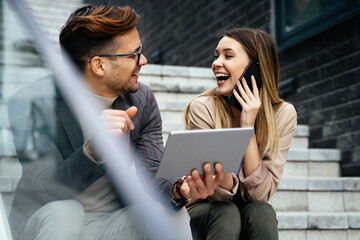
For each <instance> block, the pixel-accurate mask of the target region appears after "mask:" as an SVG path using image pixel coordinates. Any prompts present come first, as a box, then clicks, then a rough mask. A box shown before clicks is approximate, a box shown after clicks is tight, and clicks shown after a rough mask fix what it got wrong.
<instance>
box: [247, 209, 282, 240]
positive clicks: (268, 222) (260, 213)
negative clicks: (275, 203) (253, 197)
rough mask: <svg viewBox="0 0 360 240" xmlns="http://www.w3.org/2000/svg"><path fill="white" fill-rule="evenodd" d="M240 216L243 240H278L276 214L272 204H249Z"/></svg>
mask: <svg viewBox="0 0 360 240" xmlns="http://www.w3.org/2000/svg"><path fill="white" fill-rule="evenodd" d="M240 214H241V221H242V229H241V239H268V240H272V239H278V229H277V219H276V213H275V210H274V209H273V207H272V206H271V205H270V204H268V203H265V202H253V203H248V204H247V205H246V206H245V207H244V208H243V209H242V210H241V213H240Z"/></svg>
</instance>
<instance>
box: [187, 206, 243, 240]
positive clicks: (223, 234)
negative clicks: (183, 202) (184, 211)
mask: <svg viewBox="0 0 360 240" xmlns="http://www.w3.org/2000/svg"><path fill="white" fill-rule="evenodd" d="M188 212H189V215H190V217H191V220H190V226H191V232H192V235H193V238H194V239H196V240H200V239H206V240H209V239H226V240H231V239H233V240H238V239H239V235H240V225H241V224H240V213H239V210H238V209H237V207H236V206H235V204H233V203H232V202H213V203H210V202H206V203H200V204H198V205H196V206H193V207H191V208H190V209H188Z"/></svg>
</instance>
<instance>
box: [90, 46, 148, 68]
mask: <svg viewBox="0 0 360 240" xmlns="http://www.w3.org/2000/svg"><path fill="white" fill-rule="evenodd" d="M142 51H143V48H142V44H141V45H140V49H139V52H137V53H127V54H100V55H98V56H99V57H130V56H138V60H137V64H139V63H140V55H141V54H142ZM89 63H91V60H90V61H89Z"/></svg>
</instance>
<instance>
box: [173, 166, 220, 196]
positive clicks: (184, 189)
mask: <svg viewBox="0 0 360 240" xmlns="http://www.w3.org/2000/svg"><path fill="white" fill-rule="evenodd" d="M203 170H204V173H205V175H200V174H199V172H198V170H196V169H195V170H193V171H192V172H191V174H190V175H189V176H187V177H186V179H185V180H184V182H183V184H182V185H181V187H180V192H181V193H182V195H183V196H184V197H185V198H187V199H199V198H200V199H205V198H207V197H209V196H211V195H213V194H214V190H215V188H217V186H219V184H220V182H221V180H222V179H223V178H224V169H223V167H222V166H221V164H220V163H217V164H215V171H216V175H214V174H213V172H212V169H211V165H210V164H209V163H206V164H204V167H203ZM173 195H174V198H175V199H179V198H180V196H179V195H178V194H177V193H176V191H175V193H174V194H173Z"/></svg>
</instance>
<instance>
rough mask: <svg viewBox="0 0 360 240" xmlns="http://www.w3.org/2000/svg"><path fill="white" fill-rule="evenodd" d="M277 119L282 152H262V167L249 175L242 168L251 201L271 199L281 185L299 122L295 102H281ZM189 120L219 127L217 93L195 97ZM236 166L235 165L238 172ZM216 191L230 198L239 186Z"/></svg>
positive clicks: (201, 126) (198, 125)
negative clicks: (216, 104)
mask: <svg viewBox="0 0 360 240" xmlns="http://www.w3.org/2000/svg"><path fill="white" fill-rule="evenodd" d="M275 120H276V124H277V130H278V133H279V149H278V150H279V151H278V153H277V154H276V153H274V154H270V152H269V151H268V152H265V153H260V156H261V158H262V160H261V162H260V165H259V167H258V168H257V169H256V170H255V171H254V172H253V173H252V174H251V175H249V176H247V177H245V176H244V173H243V169H242V167H241V169H240V172H239V176H238V177H239V180H240V183H239V184H240V191H241V196H242V197H243V198H244V196H245V194H246V195H247V198H248V199H249V200H250V201H265V202H267V201H269V199H270V197H271V196H272V195H273V194H274V193H275V192H276V190H277V188H278V186H279V183H280V179H281V176H282V173H283V168H284V164H285V162H286V158H287V154H288V152H289V148H290V146H291V144H292V140H293V135H294V130H295V127H296V124H297V114H296V111H295V108H294V106H293V105H291V104H290V103H287V102H283V103H282V104H280V106H279V107H277V109H275ZM188 123H189V129H213V128H215V96H201V97H198V98H196V99H194V100H193V101H192V102H191V104H190V109H189V119H188ZM275 152H276V151H275ZM240 160H241V159H239V161H240ZM236 170H237V169H234V172H235V171H236ZM234 185H236V181H234ZM234 187H235V186H234ZM236 189H237V188H236ZM215 193H216V200H217V201H219V200H223V201H227V200H229V199H231V198H232V196H233V195H234V194H235V193H236V190H234V189H233V190H232V191H227V190H225V189H216V191H215ZM244 199H246V198H244ZM209 200H211V198H210V199H209ZM214 200H215V199H214Z"/></svg>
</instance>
